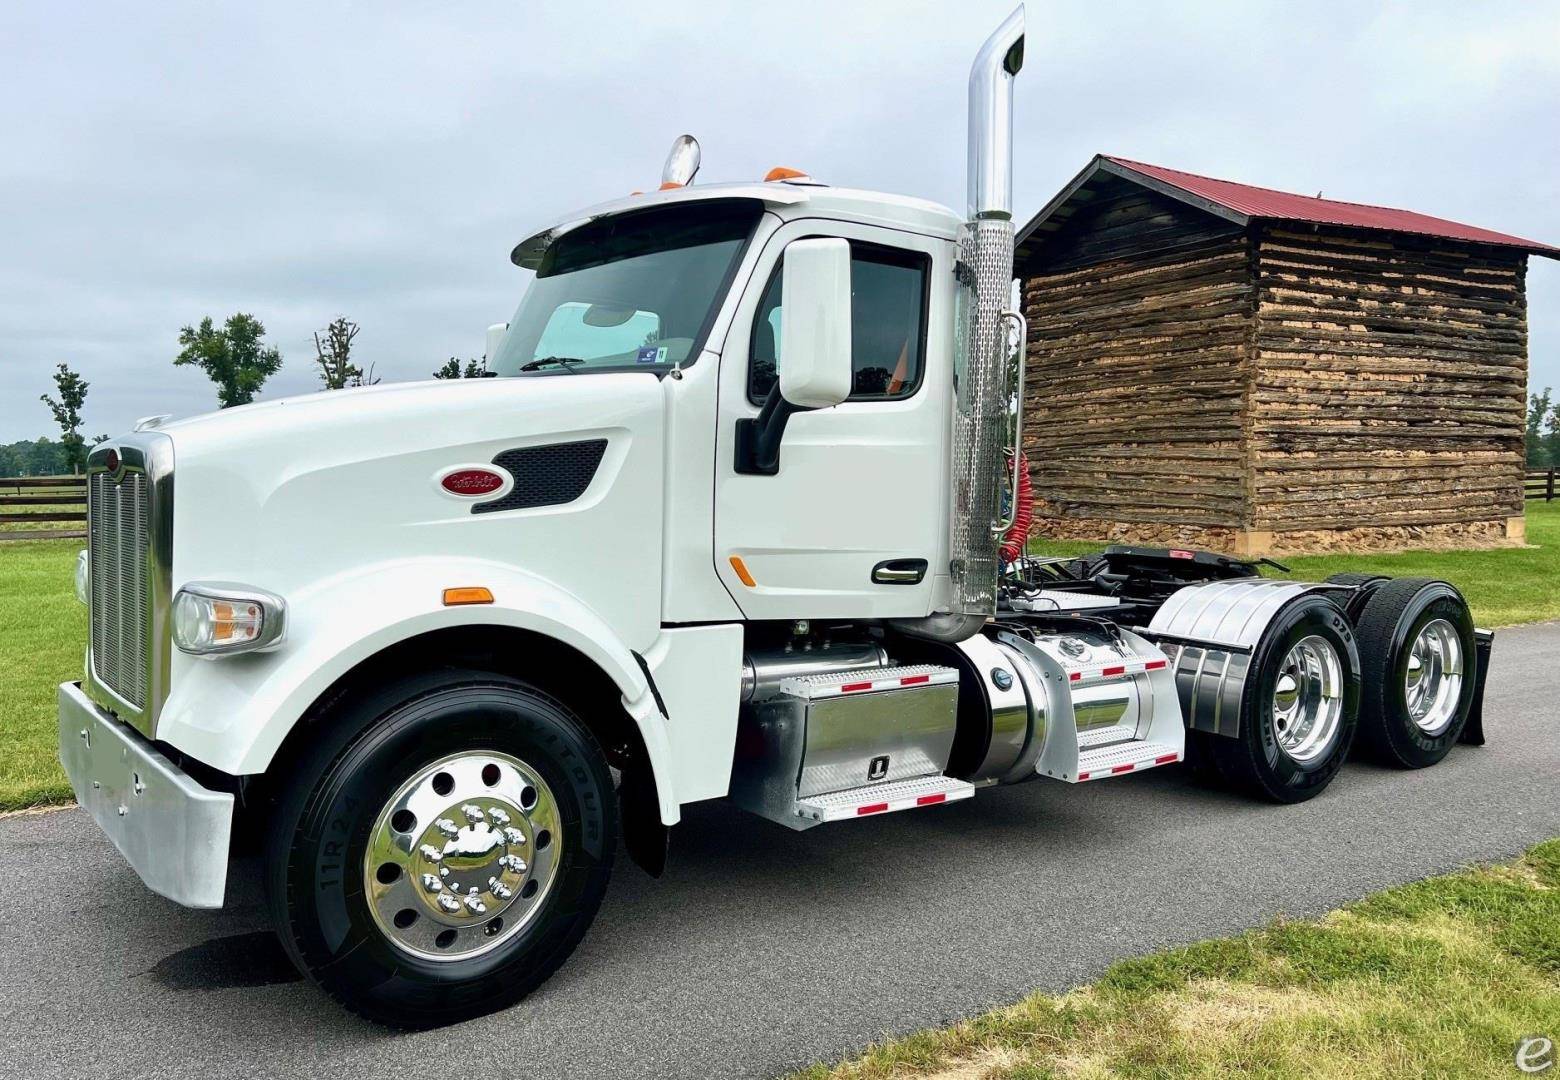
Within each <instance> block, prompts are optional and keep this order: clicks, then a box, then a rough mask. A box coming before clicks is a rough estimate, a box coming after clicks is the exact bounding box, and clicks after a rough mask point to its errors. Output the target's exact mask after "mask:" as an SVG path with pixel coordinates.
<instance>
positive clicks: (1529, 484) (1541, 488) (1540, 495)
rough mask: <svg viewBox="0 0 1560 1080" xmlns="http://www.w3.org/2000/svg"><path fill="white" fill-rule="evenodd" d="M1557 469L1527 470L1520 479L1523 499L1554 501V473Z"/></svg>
mask: <svg viewBox="0 0 1560 1080" xmlns="http://www.w3.org/2000/svg"><path fill="white" fill-rule="evenodd" d="M1556 472H1560V470H1557V469H1552V468H1551V469H1536V470H1533V471H1531V472H1529V473H1528V474H1527V475H1526V476H1524V477H1523V479H1522V497H1523V498H1525V499H1543V500H1544V501H1545V502H1554V501H1555V473H1556Z"/></svg>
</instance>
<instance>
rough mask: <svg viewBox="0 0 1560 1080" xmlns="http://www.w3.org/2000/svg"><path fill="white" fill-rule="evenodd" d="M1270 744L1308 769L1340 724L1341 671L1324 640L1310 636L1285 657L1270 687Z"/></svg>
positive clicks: (1295, 645)
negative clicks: (1276, 746)
mask: <svg viewBox="0 0 1560 1080" xmlns="http://www.w3.org/2000/svg"><path fill="white" fill-rule="evenodd" d="M1270 718H1271V722H1272V726H1273V738H1274V740H1275V741H1276V742H1277V743H1278V745H1279V748H1280V749H1281V750H1283V751H1284V753H1285V754H1288V755H1289V756H1290V757H1291V758H1293V759H1294V760H1295V761H1298V762H1300V763H1301V764H1307V763H1309V762H1312V761H1315V760H1316V759H1317V758H1320V757H1322V756H1323V755H1324V754H1326V753H1327V751H1328V750H1329V749H1331V747H1332V744H1333V740H1334V739H1336V738H1337V735H1338V727H1339V725H1340V724H1341V723H1342V720H1343V665H1342V663H1340V662H1339V660H1338V650H1336V649H1335V648H1333V645H1332V642H1330V641H1328V640H1327V639H1326V638H1323V637H1319V636H1317V635H1315V634H1312V635H1310V636H1308V637H1303V638H1301V639H1300V640H1299V641H1297V642H1295V643H1294V645H1293V646H1292V647H1291V648H1290V650H1289V652H1288V653H1286V654H1285V656H1284V662H1283V664H1282V665H1281V666H1280V667H1279V670H1278V679H1277V681H1276V682H1275V683H1274V684H1273V704H1272V710H1271V714H1270Z"/></svg>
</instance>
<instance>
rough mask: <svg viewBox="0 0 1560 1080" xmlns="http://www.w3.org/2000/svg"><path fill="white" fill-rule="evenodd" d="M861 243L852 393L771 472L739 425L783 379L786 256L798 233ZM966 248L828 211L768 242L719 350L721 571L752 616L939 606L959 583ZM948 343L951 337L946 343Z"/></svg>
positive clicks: (788, 434) (855, 268)
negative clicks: (952, 524) (957, 349)
mask: <svg viewBox="0 0 1560 1080" xmlns="http://www.w3.org/2000/svg"><path fill="white" fill-rule="evenodd" d="M816 236H835V237H842V238H844V239H845V240H847V241H848V242H849V243H850V246H851V334H852V359H853V362H854V368H855V374H854V384H853V388H852V392H851V396H850V397H849V398H848V399H847V400H846V401H844V402H842V403H841V404H839V405H837V406H835V407H833V408H830V409H818V410H813V411H805V412H798V413H796V414H794V415H793V416H791V417H790V419H789V422H788V424H787V426H786V429H785V435H784V438H783V440H782V441H781V443H780V452H779V469H778V471H777V472H776V473H775V474H774V475H756V474H753V473H750V472H744V471H742V470H741V469H740V468H739V466H738V463H737V460H736V445H737V434H736V429H737V424H738V421H740V420H743V419H745V418H749V417H756V416H757V415H758V413H759V409H760V406H761V405H762V403H763V401H764V397H765V395H766V394H767V393H768V392H769V388H770V386H771V385H773V383H774V381H775V379H776V378H777V374H776V371H777V367H778V358H779V345H780V342H779V341H778V337H779V328H780V309H781V305H782V304H783V303H784V302H785V298H784V296H783V295H782V292H783V290H782V288H781V273H780V268H781V263H782V260H783V259H784V256H785V247H786V245H787V244H789V243H790V242H792V241H794V240H801V239H805V238H808V237H816ZM953 249H954V247H953V244H952V243H951V242H949V241H946V240H939V239H937V238H934V237H926V236H920V235H917V234H912V233H904V232H899V231H895V230H888V229H877V228H872V227H869V226H860V225H855V224H852V223H846V222H837V221H828V220H823V219H816V220H803V221H793V222H790V223H788V224H787V225H785V226H783V227H782V228H780V229H778V230H777V231H776V232H775V233H774V234H773V235H772V236H771V237H770V239H769V241H768V242H767V244H766V245H765V249H764V252H763V255H762V257H761V258H760V260H759V263H758V266H757V268H756V270H755V272H754V275H753V277H752V279H751V280H750V281H749V283H748V286H747V289H746V290H745V292H744V295H743V297H742V300H741V302H740V304H739V306H738V309H737V312H736V317H735V319H734V320H733V321H732V325H731V330H730V332H729V335H728V337H727V340H726V342H725V346H724V348H723V349H722V356H721V367H720V390H719V405H718V419H717V428H716V446H715V454H716V460H715V544H714V556H715V569H716V572H717V573H718V574H719V575H720V579H721V581H722V583H723V584H724V585H725V586H726V588H727V589H728V590H729V591H730V592H731V595H732V596H733V598H734V599H735V600H736V602H737V604H738V606H739V607H741V609H742V611H743V614H744V615H746V617H748V618H749V619H799V618H809V619H815V618H884V617H890V616H919V615H925V614H927V613H929V612H930V611H931V609H932V604H933V601H934V598H936V597H937V596H938V589H946V587H947V571H946V567H947V550H946V549H947V540H946V534H947V528H946V522H947V510H946V496H945V492H946V490H947V482H946V477H947V471H948V452H947V440H948V437H949V436H948V416H949V401H950V384H951V378H952V375H951V371H950V370H949V367H950V364H949V347H948V344H947V343H948V342H949V341H950V340H951V336H950V331H949V325H950V324H949V319H950V318H951V312H950V311H949V310H947V308H948V305H949V302H950V300H949V298H950V295H951V292H952V290H938V289H935V288H933V285H932V283H933V282H934V281H935V280H937V277H936V275H939V274H951V273H952V268H951V263H950V261H949V260H951V258H952V252H953ZM939 343H941V344H939Z"/></svg>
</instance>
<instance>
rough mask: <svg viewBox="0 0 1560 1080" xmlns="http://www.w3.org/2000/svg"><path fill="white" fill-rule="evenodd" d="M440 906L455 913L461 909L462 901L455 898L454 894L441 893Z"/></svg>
mask: <svg viewBox="0 0 1560 1080" xmlns="http://www.w3.org/2000/svg"><path fill="white" fill-rule="evenodd" d="M439 906H440V907H441V908H443V909H444V910H445V911H448V912H449V913H450V914H451V915H453V914H454V913H455V912H457V911H459V910H460V901H459V900H457V899H455V898H454V897H453V896H446V895H443V894H440V896H439Z"/></svg>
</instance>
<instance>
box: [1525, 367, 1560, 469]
mask: <svg viewBox="0 0 1560 1080" xmlns="http://www.w3.org/2000/svg"><path fill="white" fill-rule="evenodd" d="M1550 394H1551V390H1550V388H1549V387H1547V386H1546V387H1544V391H1543V393H1541V394H1530V395H1528V412H1527V463H1528V468H1530V469H1549V468H1560V402H1555V401H1552V400H1550Z"/></svg>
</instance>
